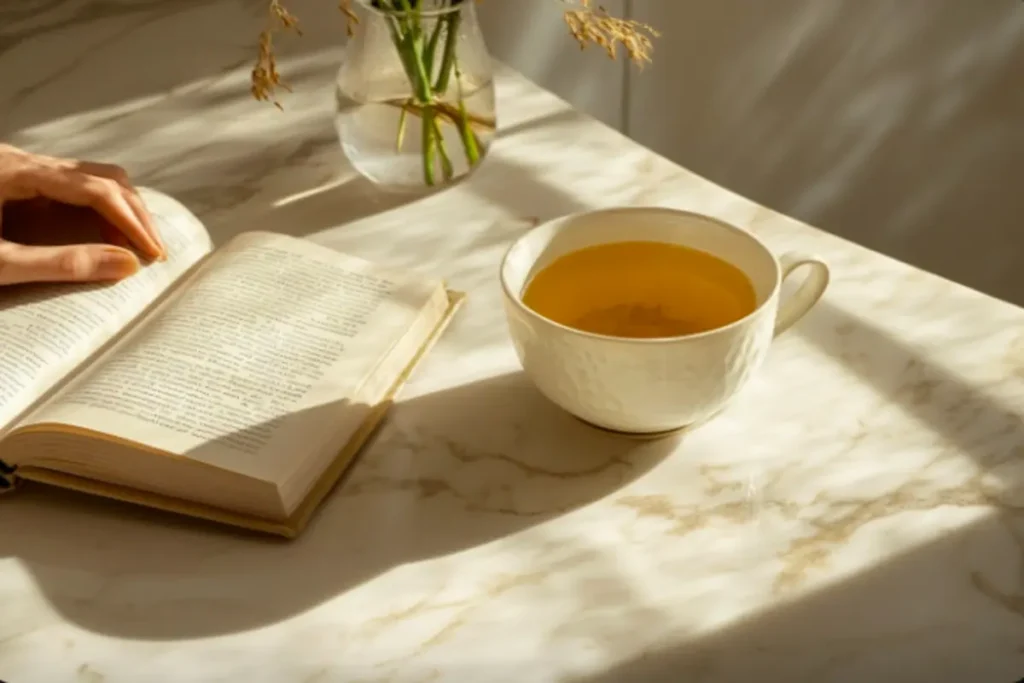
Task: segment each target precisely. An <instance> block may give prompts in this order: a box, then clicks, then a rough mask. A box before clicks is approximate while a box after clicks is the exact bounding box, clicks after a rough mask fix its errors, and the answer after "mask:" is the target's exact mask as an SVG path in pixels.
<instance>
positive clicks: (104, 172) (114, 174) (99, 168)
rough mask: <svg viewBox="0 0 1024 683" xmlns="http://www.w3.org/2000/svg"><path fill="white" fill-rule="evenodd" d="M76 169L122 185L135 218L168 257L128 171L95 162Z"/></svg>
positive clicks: (84, 162) (88, 162)
mask: <svg viewBox="0 0 1024 683" xmlns="http://www.w3.org/2000/svg"><path fill="white" fill-rule="evenodd" d="M75 167H76V168H77V169H78V170H80V171H82V172H83V173H88V174H89V175H94V176H99V177H101V178H109V179H110V180H113V181H114V182H115V183H117V184H118V185H120V186H121V188H122V189H123V191H124V198H125V201H127V202H128V205H129V206H131V207H132V212H133V213H134V214H135V217H136V218H137V219H138V220H139V222H140V223H141V224H142V227H143V229H144V230H145V231H146V233H147V234H148V235H149V236H150V237H152V238H153V241H154V242H156V244H157V245H158V246H159V247H160V254H161V256H163V257H166V255H167V248H166V246H165V245H164V243H163V241H162V240H161V239H160V233H159V232H158V231H157V229H156V226H155V225H153V219H152V218H151V217H150V215H149V211H148V210H147V209H146V206H145V205H144V204H143V203H142V199H140V198H139V195H138V193H137V192H136V190H135V187H134V186H133V185H132V183H131V180H130V179H129V178H128V172H127V171H125V170H124V169H123V168H121V167H120V166H116V165H114V164H102V163H98V162H95V161H81V162H76V163H75Z"/></svg>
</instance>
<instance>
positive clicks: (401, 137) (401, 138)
mask: <svg viewBox="0 0 1024 683" xmlns="http://www.w3.org/2000/svg"><path fill="white" fill-rule="evenodd" d="M408 118H409V110H408V109H406V108H405V107H402V113H401V114H399V115H398V136H397V137H396V138H395V152H398V153H401V151H402V143H403V142H405V126H406V123H407V119H408Z"/></svg>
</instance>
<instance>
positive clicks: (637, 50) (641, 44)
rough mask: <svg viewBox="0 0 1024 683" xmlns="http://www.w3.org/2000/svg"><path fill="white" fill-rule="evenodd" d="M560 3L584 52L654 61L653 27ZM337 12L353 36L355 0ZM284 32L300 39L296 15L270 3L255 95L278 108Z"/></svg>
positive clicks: (276, 1) (344, 0)
mask: <svg viewBox="0 0 1024 683" xmlns="http://www.w3.org/2000/svg"><path fill="white" fill-rule="evenodd" d="M559 1H560V2H563V3H564V4H566V5H572V6H573V9H566V10H565V14H564V17H565V23H566V24H567V25H568V27H569V32H570V33H571V34H572V37H573V38H575V39H576V42H577V43H579V46H580V49H581V50H582V49H585V48H586V47H587V46H588V45H596V46H598V47H600V48H602V49H603V50H604V51H605V52H607V53H608V56H609V57H611V58H612V59H615V58H616V57H617V54H616V52H617V47H618V46H620V45H621V46H622V48H623V49H625V51H626V53H627V54H628V55H629V58H630V59H631V60H632V61H633V62H634V63H635V64H637V65H639V66H643V64H644V63H647V62H650V61H651V51H652V50H653V43H652V40H651V39H652V38H657V37H659V35H660V34H659V33H658V31H656V30H655V29H654V28H653V27H651V26H649V25H647V24H645V23H643V22H640V21H636V20H635V19H623V18H620V17H614V16H611V15H610V14H608V13H607V12H606V11H605V9H604V8H603V7H594V6H593V4H592V0H559ZM477 2H481V0H477ZM413 4H415V2H413ZM338 8H339V9H340V10H341V12H342V14H344V16H345V20H346V31H347V32H348V35H349V36H351V35H353V34H354V33H355V31H356V28H357V26H358V24H359V17H358V15H357V14H356V13H355V12H354V11H353V10H352V0H338ZM281 29H285V30H294V31H296V33H298V34H300V35H301V30H300V29H299V25H298V19H297V18H296V17H295V15H293V14H292V13H291V12H289V11H288V10H287V9H286V8H285V7H284V6H283V5H282V4H281V0H270V5H269V24H268V26H267V28H266V29H264V30H263V32H262V33H261V34H260V38H259V56H258V58H257V61H256V65H255V66H254V67H253V70H252V95H253V97H255V98H256V99H257V100H261V101H263V100H270V101H272V102H273V103H274V104H275V105H276V106H277V107H279V108H280V106H281V105H280V103H279V102H278V101H277V99H276V98H275V97H274V91H275V90H276V89H277V88H278V87H281V88H284V89H285V90H288V89H289V88H288V86H287V84H286V83H285V82H284V81H283V80H282V78H281V74H280V73H279V72H278V70H277V62H276V60H275V58H274V33H275V32H276V31H278V30H281Z"/></svg>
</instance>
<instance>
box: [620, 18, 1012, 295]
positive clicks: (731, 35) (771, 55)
mask: <svg viewBox="0 0 1024 683" xmlns="http://www.w3.org/2000/svg"><path fill="white" fill-rule="evenodd" d="M635 5H636V15H637V16H638V18H640V19H643V20H645V21H649V22H650V23H653V24H655V25H656V26H658V28H660V29H662V30H663V32H664V34H665V35H664V37H663V38H662V40H661V41H659V43H658V49H657V54H656V58H655V61H654V65H653V66H652V67H650V68H649V69H648V70H647V71H646V72H644V73H642V74H632V75H631V78H632V98H631V102H630V114H631V117H630V129H629V132H630V134H631V135H632V136H633V137H634V138H635V139H637V140H638V141H640V142H641V143H643V144H646V145H648V146H650V147H652V148H654V149H656V150H658V151H660V152H662V153H664V154H666V155H667V156H669V157H670V158H672V159H673V160H675V161H676V162H678V163H681V164H682V165H684V166H686V167H688V168H690V169H691V170H693V171H694V172H696V173H699V174H701V175H703V176H705V177H708V178H710V179H712V180H714V181H715V182H718V183H720V184H722V185H725V186H726V187H729V188H730V189H733V190H735V191H737V192H739V193H740V194H744V195H746V196H748V197H750V198H752V199H754V200H756V201H759V202H761V203H763V204H766V205H768V206H771V207H772V208H774V209H777V210H780V211H782V212H785V213H789V214H791V215H794V216H796V217H798V218H800V219H801V220H804V221H806V222H809V223H811V224H814V225H818V226H820V227H822V228H824V229H826V230H829V231H830V232H833V233H836V234H839V235H842V236H844V237H847V238H850V239H853V240H855V241H857V242H860V243H862V244H865V245H866V246H869V247H871V248H875V249H878V250H880V251H883V252H885V253H888V254H890V255H893V256H895V257H897V258H900V259H902V260H905V261H909V262H911V263H914V264H915V265H918V266H921V267H924V268H926V269H929V270H933V271H936V272H938V273H940V274H942V275H944V276H946V277H949V278H951V279H954V280H957V281H960V282H963V283H965V284H968V285H971V286H973V287H976V288H979V289H982V290H984V291H987V292H989V293H991V294H994V295H996V296H999V297H1002V298H1006V299H1010V300H1012V301H1014V302H1016V303H1019V304H1024V235H1022V233H1021V230H1020V221H1021V216H1024V193H1021V192H1020V190H1019V187H1018V186H1019V184H1020V178H1022V177H1024V125H1022V121H1024V81H1022V74H1024V4H1022V3H1020V2H1009V1H1003V2H960V0H935V1H934V2H922V3H882V2H861V3H822V2H815V1H814V0H779V1H778V2H772V3H749V2H745V1H744V0H724V1H722V2H714V3H693V2H689V3H654V2H637V3H635ZM670 84H671V85H670Z"/></svg>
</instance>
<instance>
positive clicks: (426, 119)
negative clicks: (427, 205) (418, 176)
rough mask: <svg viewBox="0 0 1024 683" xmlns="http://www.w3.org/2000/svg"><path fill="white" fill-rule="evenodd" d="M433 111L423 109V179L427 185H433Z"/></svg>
mask: <svg viewBox="0 0 1024 683" xmlns="http://www.w3.org/2000/svg"><path fill="white" fill-rule="evenodd" d="M433 121H434V113H433V111H431V110H430V109H429V108H428V109H424V110H423V179H424V180H425V181H426V183H427V185H428V186H431V187H432V186H433V185H434V124H433Z"/></svg>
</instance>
